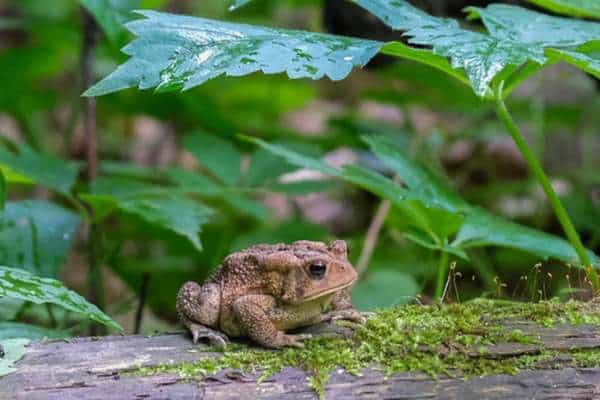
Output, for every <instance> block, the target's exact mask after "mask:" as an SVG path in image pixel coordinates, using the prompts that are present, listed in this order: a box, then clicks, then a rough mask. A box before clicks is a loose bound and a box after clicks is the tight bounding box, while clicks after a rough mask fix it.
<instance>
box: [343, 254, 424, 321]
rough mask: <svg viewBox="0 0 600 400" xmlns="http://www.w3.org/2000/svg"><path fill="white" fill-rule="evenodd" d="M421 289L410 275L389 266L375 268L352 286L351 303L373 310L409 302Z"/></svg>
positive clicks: (357, 306)
mask: <svg viewBox="0 0 600 400" xmlns="http://www.w3.org/2000/svg"><path fill="white" fill-rule="evenodd" d="M420 291H421V288H420V287H419V285H418V284H417V282H416V281H415V278H414V277H412V276H411V275H409V274H407V273H404V272H400V271H397V270H395V269H394V266H393V265H392V266H390V267H389V268H382V269H375V270H373V271H370V272H369V273H368V274H367V276H366V277H365V278H364V279H362V280H360V281H359V282H358V283H356V284H355V285H354V287H353V288H352V303H353V304H354V306H355V307H356V308H358V309H359V310H365V311H368V310H375V309H377V308H383V307H391V306H394V305H398V304H405V303H409V302H411V301H412V300H414V298H415V296H416V295H417V294H418V293H419V292H420Z"/></svg>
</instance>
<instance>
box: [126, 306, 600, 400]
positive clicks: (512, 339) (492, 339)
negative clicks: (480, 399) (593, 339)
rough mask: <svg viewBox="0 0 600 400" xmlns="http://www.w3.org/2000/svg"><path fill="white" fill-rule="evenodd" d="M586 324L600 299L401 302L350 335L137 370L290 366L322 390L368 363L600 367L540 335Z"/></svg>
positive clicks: (466, 369) (184, 373) (596, 355)
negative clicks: (549, 345) (335, 375)
mask: <svg viewBox="0 0 600 400" xmlns="http://www.w3.org/2000/svg"><path fill="white" fill-rule="evenodd" d="M517 322H521V323H522V324H521V325H519V324H515V323H517ZM533 323H535V324H537V325H534V329H525V328H523V330H522V329H519V328H515V326H517V325H518V326H523V327H527V326H529V327H531V326H532V325H531V324H533ZM582 323H584V324H589V325H595V326H598V327H599V328H600V302H599V301H597V300H596V301H592V302H585V303H584V302H577V301H569V302H566V303H561V302H559V301H556V300H551V301H544V302H539V303H517V302H509V301H494V300H486V299H478V300H474V301H470V302H467V303H463V304H447V305H439V304H436V305H428V306H422V305H406V306H397V307H394V308H389V309H383V310H379V311H377V312H376V313H375V314H374V315H373V316H372V317H370V318H369V320H368V322H367V323H366V325H364V326H360V327H357V329H356V332H355V334H354V336H353V337H352V338H349V339H342V338H332V337H320V338H315V339H313V340H309V341H308V342H306V347H305V348H302V349H298V348H287V349H284V350H279V351H270V350H264V349H259V348H255V347H248V346H245V345H241V344H233V345H231V346H229V347H228V348H227V350H225V351H224V352H223V353H222V356H220V357H216V358H214V357H206V358H201V359H199V360H198V361H196V362H192V363H183V364H176V365H171V364H169V365H161V366H157V367H152V368H142V369H140V370H138V371H135V373H136V374H142V375H153V374H159V373H177V374H179V375H180V376H181V377H184V378H189V379H202V378H203V377H206V376H208V375H211V374H214V373H216V372H218V371H219V370H222V369H226V368H227V369H239V370H242V371H245V372H250V371H261V378H260V380H264V379H265V378H268V377H269V376H271V375H273V374H274V373H277V372H279V371H281V370H282V369H283V368H284V367H288V366H289V367H297V368H301V369H303V370H305V371H307V372H308V374H309V377H310V378H309V383H310V385H311V386H312V387H313V388H314V389H315V390H316V391H317V392H319V393H320V394H322V393H323V391H324V385H325V383H326V382H327V379H328V377H329V375H330V373H331V372H332V371H333V370H334V369H336V368H343V369H344V370H345V371H347V372H348V373H350V374H354V375H359V374H360V371H361V370H362V369H363V368H366V367H372V368H377V369H379V370H381V371H383V372H385V373H387V374H391V373H394V372H405V371H414V372H424V373H427V374H429V375H430V376H432V377H438V376H442V375H446V376H465V377H469V376H480V375H490V374H516V373H518V372H519V371H520V370H523V369H528V368H533V367H536V366H537V365H540V364H542V363H543V365H544V367H545V368H553V367H558V366H559V365H558V364H557V363H558V361H557V362H554V360H558V357H557V356H558V355H559V353H560V354H561V358H560V363H561V364H560V365H562V366H564V365H565V363H566V364H568V365H573V366H580V367H599V366H600V349H584V350H582V349H564V350H547V349H545V347H546V346H544V345H542V344H541V342H540V338H539V337H538V336H537V335H536V332H537V331H539V330H541V329H546V328H551V327H553V326H555V325H557V324H570V325H577V324H582ZM536 326H537V328H538V329H535V327H536ZM499 343H514V344H520V345H522V346H523V345H529V346H533V350H532V351H527V352H524V351H523V352H520V351H518V350H515V352H514V353H511V354H509V355H506V354H503V355H502V356H498V354H494V345H495V344H499ZM565 360H566V361H565Z"/></svg>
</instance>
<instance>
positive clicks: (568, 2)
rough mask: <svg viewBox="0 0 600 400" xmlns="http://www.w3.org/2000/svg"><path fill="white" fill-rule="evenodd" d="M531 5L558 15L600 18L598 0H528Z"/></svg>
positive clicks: (599, 3)
mask: <svg viewBox="0 0 600 400" xmlns="http://www.w3.org/2000/svg"><path fill="white" fill-rule="evenodd" d="M528 1H529V2H530V3H533V4H536V5H538V6H540V7H543V8H546V9H548V10H550V11H553V12H555V13H558V14H565V15H570V16H573V17H591V18H600V2H599V1H598V0H528Z"/></svg>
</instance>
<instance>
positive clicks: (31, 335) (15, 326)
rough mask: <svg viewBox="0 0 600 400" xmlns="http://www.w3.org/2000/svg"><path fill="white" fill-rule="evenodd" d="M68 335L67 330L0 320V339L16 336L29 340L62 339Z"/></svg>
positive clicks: (15, 337) (14, 337)
mask: <svg viewBox="0 0 600 400" xmlns="http://www.w3.org/2000/svg"><path fill="white" fill-rule="evenodd" d="M69 336H70V335H69V333H68V332H66V331H62V330H57V329H48V328H44V327H42V326H37V325H31V324H23V323H20V322H0V341H1V340H6V339H17V338H22V339H29V340H45V339H62V338H66V337H69Z"/></svg>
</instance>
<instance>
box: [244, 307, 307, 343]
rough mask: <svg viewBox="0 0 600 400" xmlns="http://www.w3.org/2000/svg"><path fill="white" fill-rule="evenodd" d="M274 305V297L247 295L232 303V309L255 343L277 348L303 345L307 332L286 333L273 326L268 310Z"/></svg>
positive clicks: (245, 331)
mask: <svg viewBox="0 0 600 400" xmlns="http://www.w3.org/2000/svg"><path fill="white" fill-rule="evenodd" d="M275 306H276V302H275V299H274V298H273V297H271V296H265V295H247V296H243V297H240V298H239V299H237V300H236V301H235V303H233V311H234V313H235V316H236V319H237V321H238V323H239V325H240V328H241V329H242V330H243V331H244V333H245V334H246V335H247V336H248V337H249V338H250V339H252V340H254V341H255V342H256V343H258V344H260V345H262V346H264V347H269V348H274V349H278V348H281V347H285V346H293V347H303V346H304V344H303V343H302V341H303V340H306V339H310V338H311V337H312V336H311V335H309V334H299V335H288V334H286V333H285V332H282V331H280V330H278V329H277V327H275V324H274V323H273V321H271V319H270V317H269V310H272V309H274V308H275Z"/></svg>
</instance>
